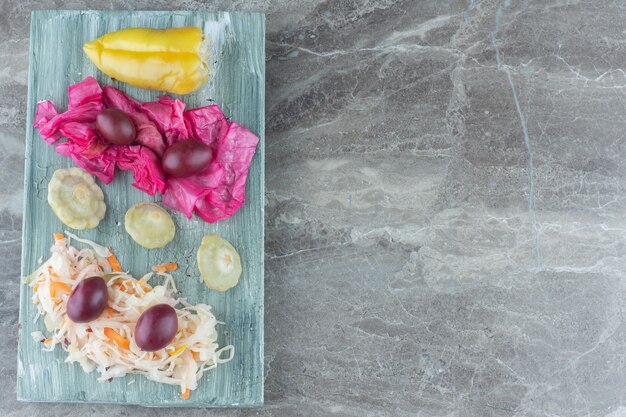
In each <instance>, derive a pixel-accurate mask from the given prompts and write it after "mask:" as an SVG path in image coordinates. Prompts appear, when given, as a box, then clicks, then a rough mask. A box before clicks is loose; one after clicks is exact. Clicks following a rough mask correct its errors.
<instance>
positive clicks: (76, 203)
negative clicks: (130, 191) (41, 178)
mask: <svg viewBox="0 0 626 417" xmlns="http://www.w3.org/2000/svg"><path fill="white" fill-rule="evenodd" d="M48 204H50V207H51V208H52V211H53V212H54V214H56V215H57V217H58V218H59V219H60V220H61V221H62V222H63V223H64V224H66V225H68V226H69V227H71V228H74V229H79V230H82V229H92V228H94V227H96V226H97V225H98V223H100V220H102V219H103V218H104V213H105V212H106V205H105V204H104V194H103V193H102V190H101V189H100V187H98V185H97V184H96V182H95V181H94V180H93V177H92V176H91V175H89V174H88V173H87V172H85V171H83V170H82V169H80V168H68V169H57V170H56V171H54V174H52V179H51V180H50V183H49V184H48Z"/></svg>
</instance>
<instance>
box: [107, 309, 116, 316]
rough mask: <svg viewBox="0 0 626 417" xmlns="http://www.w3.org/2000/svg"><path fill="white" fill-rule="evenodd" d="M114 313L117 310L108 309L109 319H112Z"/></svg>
mask: <svg viewBox="0 0 626 417" xmlns="http://www.w3.org/2000/svg"><path fill="white" fill-rule="evenodd" d="M113 313H115V310H113V309H112V308H111V307H109V308H107V314H108V316H109V317H112V316H113Z"/></svg>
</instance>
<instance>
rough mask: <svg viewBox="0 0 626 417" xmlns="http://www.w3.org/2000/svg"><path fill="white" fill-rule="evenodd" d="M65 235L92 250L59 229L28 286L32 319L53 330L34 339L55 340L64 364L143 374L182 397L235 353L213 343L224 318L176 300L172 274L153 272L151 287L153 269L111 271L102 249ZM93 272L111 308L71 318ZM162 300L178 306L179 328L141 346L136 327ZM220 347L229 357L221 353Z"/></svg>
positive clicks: (111, 374) (50, 346)
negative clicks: (149, 348) (156, 280)
mask: <svg viewBox="0 0 626 417" xmlns="http://www.w3.org/2000/svg"><path fill="white" fill-rule="evenodd" d="M66 234H67V235H68V236H71V237H72V238H73V239H76V240H79V241H81V242H83V243H86V244H88V245H90V246H91V247H92V248H93V249H77V248H75V247H73V246H71V245H70V244H69V239H67V238H65V237H64V236H63V235H58V236H55V239H56V240H55V243H54V245H53V246H52V248H51V250H50V251H51V252H52V256H51V257H50V258H49V259H48V260H47V261H45V262H44V263H43V265H41V266H40V267H39V268H38V269H37V270H36V271H35V272H34V273H33V274H32V275H33V276H34V279H33V280H32V281H31V282H30V283H29V286H30V287H31V288H32V289H33V303H34V304H35V305H36V306H37V315H36V317H35V321H36V320H37V319H38V318H39V317H41V316H43V317H44V321H45V324H46V328H47V330H48V331H49V332H50V333H51V335H50V336H48V337H46V336H45V335H44V333H42V332H41V331H36V332H33V333H32V337H33V338H34V339H35V340H36V341H39V342H42V344H43V345H44V350H45V351H52V350H54V349H55V347H56V346H57V345H59V346H60V347H61V348H62V349H63V350H64V351H65V352H67V358H66V359H65V362H69V363H73V362H77V363H79V364H80V365H81V367H82V368H83V370H84V371H85V372H92V371H93V370H94V369H95V370H97V371H98V372H99V374H100V377H99V378H98V381H100V382H102V381H107V380H110V379H112V378H119V377H123V376H124V375H127V374H140V375H143V376H145V377H146V378H148V379H150V380H152V381H156V382H160V383H164V384H171V385H178V386H179V387H180V390H181V393H182V397H183V398H188V394H189V391H193V390H195V389H196V388H197V386H198V381H199V380H200V378H202V375H203V373H204V372H206V371H208V370H210V369H213V368H215V367H216V366H217V365H218V364H221V363H224V362H228V361H229V360H231V359H232V358H233V355H234V347H233V346H232V345H228V346H224V347H222V348H219V346H218V344H217V336H218V334H217V330H216V328H215V327H216V325H217V324H218V323H221V322H218V321H217V320H216V319H215V317H214V316H213V313H212V312H211V307H210V306H208V305H206V304H197V305H191V304H189V303H187V302H186V301H185V300H184V299H176V298H174V296H173V294H174V293H175V292H176V287H175V285H174V279H173V277H172V276H171V275H170V274H168V273H167V272H158V275H159V276H162V277H163V278H164V282H163V284H161V285H154V286H151V285H150V284H148V281H149V280H150V279H151V277H152V276H153V273H148V274H146V275H144V276H143V277H141V279H135V278H133V277H132V276H131V275H129V274H128V273H125V272H114V271H113V269H112V266H111V264H110V263H109V260H108V258H107V257H106V256H108V254H109V252H108V250H106V248H104V247H103V246H100V245H98V244H96V243H94V242H91V241H88V240H83V239H79V238H78V237H76V236H75V235H72V234H71V233H67V232H66ZM103 249H104V250H103ZM94 275H98V276H106V277H107V278H108V281H107V286H108V288H109V302H108V307H109V308H108V309H107V310H105V312H104V313H103V314H102V315H101V316H100V317H99V318H98V319H97V320H94V321H91V322H89V323H74V322H73V321H72V320H70V319H69V318H68V317H67V315H66V310H65V306H66V303H67V300H68V298H69V296H70V293H71V290H72V289H73V288H74V286H75V285H77V284H78V283H79V282H80V281H81V280H82V279H84V278H87V277H90V276H94ZM159 303H166V304H169V305H171V306H172V307H174V308H176V312H177V314H178V332H177V334H176V336H175V338H174V340H173V341H172V342H171V344H170V345H168V346H166V347H165V348H164V349H161V350H159V351H156V352H144V351H142V350H141V349H139V347H138V346H137V344H136V343H135V339H134V336H133V330H134V327H135V324H136V322H137V319H138V318H139V316H140V315H141V313H143V312H144V311H145V310H146V309H148V308H149V307H151V306H153V305H155V304H159ZM111 336H113V337H111ZM124 346H128V348H125V347H124ZM223 353H228V356H227V357H226V358H222V357H221V356H222V354H223Z"/></svg>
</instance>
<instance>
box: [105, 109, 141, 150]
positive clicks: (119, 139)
mask: <svg viewBox="0 0 626 417" xmlns="http://www.w3.org/2000/svg"><path fill="white" fill-rule="evenodd" d="M96 130H97V131H98V133H100V135H101V136H102V137H103V138H104V139H105V140H106V141H108V142H110V143H112V144H114V145H130V144H131V143H133V142H134V141H135V139H136V138H137V130H136V129H135V124H134V123H133V121H132V120H130V118H129V117H128V116H127V115H126V113H124V112H123V111H121V110H118V109H104V110H102V111H101V112H100V113H98V116H96Z"/></svg>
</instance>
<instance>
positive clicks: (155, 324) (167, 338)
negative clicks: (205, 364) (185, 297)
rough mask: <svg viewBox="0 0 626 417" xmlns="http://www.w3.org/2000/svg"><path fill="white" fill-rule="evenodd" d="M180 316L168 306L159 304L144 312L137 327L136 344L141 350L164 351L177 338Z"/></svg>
mask: <svg viewBox="0 0 626 417" xmlns="http://www.w3.org/2000/svg"><path fill="white" fill-rule="evenodd" d="M177 331H178V316H177V315H176V310H174V308H173V307H171V306H169V305H167V304H157V305H154V306H152V307H150V308H149V309H147V310H146V311H144V312H143V313H142V314H141V316H139V320H137V325H136V326H135V342H136V343H137V346H139V348H140V349H141V350H144V351H146V352H154V351H155V350H159V349H163V348H164V347H165V346H167V345H168V344H169V343H170V342H171V341H172V340H173V339H174V336H176V332H177Z"/></svg>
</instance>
